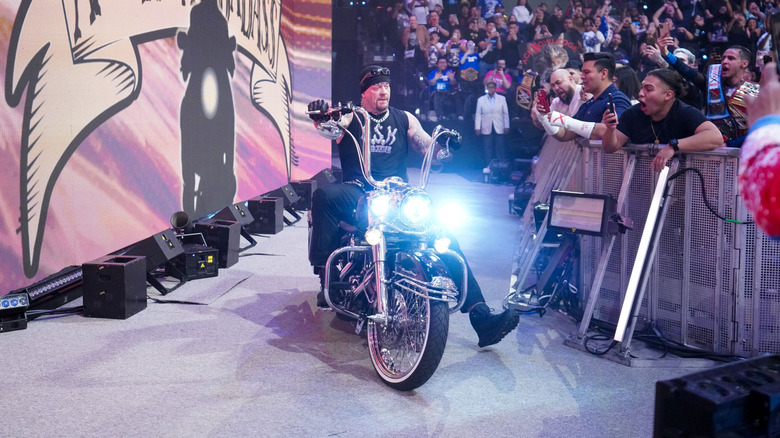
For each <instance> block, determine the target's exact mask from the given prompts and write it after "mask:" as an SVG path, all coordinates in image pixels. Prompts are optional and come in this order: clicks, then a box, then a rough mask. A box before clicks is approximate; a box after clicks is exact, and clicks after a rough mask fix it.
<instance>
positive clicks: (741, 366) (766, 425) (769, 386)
mask: <svg viewBox="0 0 780 438" xmlns="http://www.w3.org/2000/svg"><path fill="white" fill-rule="evenodd" d="M778 405H780V356H777V355H775V356H764V357H757V358H753V359H747V360H742V361H739V362H734V363H730V364H726V365H721V366H717V367H714V368H710V369H708V370H705V371H700V372H697V373H693V374H689V375H687V376H683V377H680V378H676V379H671V380H663V381H659V382H656V386H655V420H654V424H653V436H654V437H699V436H701V437H704V436H708V437H709V436H723V437H726V436H729V437H731V436H734V437H746V436H777V434H778V432H780V427H779V426H780V423H779V422H778V421H779V420H780V416H779V415H778V414H780V410H779V409H778Z"/></svg>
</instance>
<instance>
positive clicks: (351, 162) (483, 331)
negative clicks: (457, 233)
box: [308, 65, 519, 347]
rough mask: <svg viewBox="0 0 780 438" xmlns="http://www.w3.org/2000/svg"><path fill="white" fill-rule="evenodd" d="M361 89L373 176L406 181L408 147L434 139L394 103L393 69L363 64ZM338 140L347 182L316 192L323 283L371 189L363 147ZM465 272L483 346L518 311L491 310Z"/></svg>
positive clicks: (318, 268)
mask: <svg viewBox="0 0 780 438" xmlns="http://www.w3.org/2000/svg"><path fill="white" fill-rule="evenodd" d="M360 91H361V97H362V103H361V105H362V107H363V108H365V109H366V110H367V111H368V113H369V117H371V121H372V123H373V126H374V128H373V129H372V132H373V136H372V138H371V140H370V141H371V174H372V176H373V178H374V179H376V180H379V181H381V180H384V179H385V178H387V177H390V176H397V177H400V178H402V179H403V180H404V181H408V174H407V169H406V155H407V153H408V151H409V146H411V147H412V148H414V149H415V150H416V151H418V152H419V153H424V152H425V150H426V149H427V147H428V144H430V142H431V136H430V135H428V133H426V132H425V131H424V130H423V128H422V126H421V125H420V122H419V121H418V120H417V118H415V117H414V116H413V115H412V114H410V113H409V112H407V111H402V110H399V109H396V108H393V107H391V106H390V71H389V69H387V68H385V67H381V66H377V65H370V66H368V67H366V68H364V69H363V70H362V71H361V73H360ZM327 108H328V105H327V104H326V103H325V102H324V101H322V100H316V101H313V102H311V103H309V107H308V110H309V114H310V115H309V117H311V119H312V120H314V124H315V126H318V125H319V123H320V122H323V121H326V120H328V119H330V116H327V115H322V114H318V113H317V112H318V111H321V112H323V113H324V112H326V110H327ZM355 117H361V116H360V115H356V114H354V113H348V114H343V115H341V118H340V120H339V125H341V126H342V127H343V128H345V129H346V130H348V131H350V132H351V133H352V134H353V135H354V136H355V138H356V139H357V140H358V142H362V137H363V134H362V132H361V128H360V123H359V122H358V121H357V120H355ZM399 131H400V132H399ZM336 142H337V143H338V147H339V158H340V160H341V166H342V172H343V176H344V183H343V184H330V185H326V186H323V187H320V188H318V189H317V190H316V191H315V192H314V193H313V194H312V206H311V219H312V224H311V243H310V247H309V261H310V262H311V264H312V266H314V271H315V273H317V274H319V275H320V280H321V285H322V280H323V279H324V276H325V272H324V265H325V262H326V261H327V259H328V256H329V255H330V254H331V253H332V252H333V251H334V250H336V249H337V248H338V247H339V245H340V238H341V231H340V230H341V229H344V228H345V227H346V228H349V227H350V224H352V223H353V222H354V218H355V210H356V208H357V205H358V201H359V200H360V198H361V197H363V196H364V195H365V190H369V189H370V186H369V185H368V184H367V182H366V181H365V179H364V178H363V175H362V171H361V166H360V161H359V158H358V148H359V146H358V145H356V144H355V142H354V141H353V140H352V137H351V136H349V135H345V134H343V133H342V135H341V136H340V137H339V138H338V139H336ZM352 226H353V227H354V225H352ZM451 240H452V245H451V249H453V250H454V251H456V252H458V253H459V254H461V256H462V252H461V251H460V248H459V247H458V245H457V242H456V241H455V239H454V238H451ZM445 263H447V267H448V269H449V270H450V272H451V274H452V275H453V276H455V278H458V276H460V275H462V272H460V271H461V268H460V267H459V265H458V264H457V263H448V262H447V260H445ZM467 274H468V294H467V295H466V302H465V303H464V305H463V307H462V308H461V311H462V312H464V313H465V312H468V313H469V319H470V321H471V325H472V327H473V328H474V330H475V331H476V332H477V335H478V336H479V346H480V347H486V346H488V345H493V344H495V343H497V342H499V341H500V340H501V339H503V337H504V336H506V335H507V334H508V333H509V332H511V331H512V330H513V329H514V328H515V327H516V326H517V324H518V322H519V316H518V314H517V312H516V311H514V310H511V309H509V310H505V311H503V312H501V313H499V314H492V313H491V311H490V308H489V307H488V306H487V305H486V304H485V299H484V297H483V296H482V291H481V290H480V288H479V285H478V283H477V280H476V278H474V275H473V273H472V272H471V269H470V268H468V272H467ZM317 305H318V306H319V307H327V302H326V300H325V297H324V294H323V290H322V289H321V290H320V293H319V294H318V295H317Z"/></svg>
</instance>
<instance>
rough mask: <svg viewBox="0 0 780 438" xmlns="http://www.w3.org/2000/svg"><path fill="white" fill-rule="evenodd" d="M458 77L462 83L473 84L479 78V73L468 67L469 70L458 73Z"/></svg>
mask: <svg viewBox="0 0 780 438" xmlns="http://www.w3.org/2000/svg"><path fill="white" fill-rule="evenodd" d="M460 77H461V79H463V80H464V81H467V82H474V81H476V80H477V78H478V77H479V71H478V70H477V69H475V68H471V67H469V68H467V69H465V70H461V71H460Z"/></svg>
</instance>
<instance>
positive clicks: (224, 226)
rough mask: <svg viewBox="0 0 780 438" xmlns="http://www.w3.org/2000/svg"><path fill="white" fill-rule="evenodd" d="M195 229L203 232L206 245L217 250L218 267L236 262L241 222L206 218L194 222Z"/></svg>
mask: <svg viewBox="0 0 780 438" xmlns="http://www.w3.org/2000/svg"><path fill="white" fill-rule="evenodd" d="M195 231H196V232H198V233H201V234H203V238H204V239H205V240H206V245H208V246H210V247H212V248H216V249H217V251H219V254H218V261H219V267H220V268H229V267H231V266H233V265H235V264H236V263H238V253H239V251H240V243H241V242H240V240H241V224H240V223H238V222H235V221H232V220H221V219H215V218H211V219H206V220H204V221H198V222H196V223H195Z"/></svg>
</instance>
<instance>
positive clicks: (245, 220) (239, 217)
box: [213, 202, 255, 225]
mask: <svg viewBox="0 0 780 438" xmlns="http://www.w3.org/2000/svg"><path fill="white" fill-rule="evenodd" d="M213 218H215V219H224V220H228V221H236V222H238V223H240V224H241V225H248V224H251V223H252V221H253V220H255V218H253V217H252V213H250V212H249V210H248V209H247V208H246V204H245V203H243V202H239V203H237V204H233V205H231V206H228V207H225V208H223V209H222V210H220V211H218V212H217V214H215V215H214V216H213Z"/></svg>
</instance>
